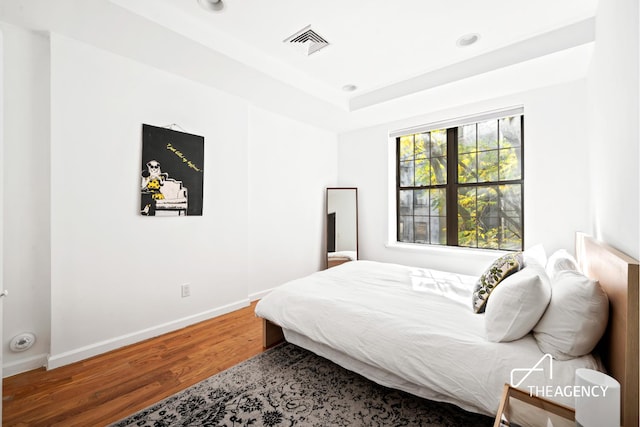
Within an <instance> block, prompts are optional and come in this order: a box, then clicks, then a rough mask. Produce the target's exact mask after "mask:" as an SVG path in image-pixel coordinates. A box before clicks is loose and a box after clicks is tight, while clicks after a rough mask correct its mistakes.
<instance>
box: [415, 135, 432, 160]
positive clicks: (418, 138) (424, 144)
mask: <svg viewBox="0 0 640 427" xmlns="http://www.w3.org/2000/svg"><path fill="white" fill-rule="evenodd" d="M415 156H416V159H426V158H427V157H429V132H425V133H419V134H416V135H415Z"/></svg>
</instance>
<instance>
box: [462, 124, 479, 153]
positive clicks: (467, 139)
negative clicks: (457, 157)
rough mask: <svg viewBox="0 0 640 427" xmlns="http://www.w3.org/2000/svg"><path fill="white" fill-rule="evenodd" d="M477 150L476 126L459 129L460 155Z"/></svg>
mask: <svg viewBox="0 0 640 427" xmlns="http://www.w3.org/2000/svg"><path fill="white" fill-rule="evenodd" d="M474 151H477V150H476V124H475V123H474V124H472V125H466V126H460V127H459V128H458V154H464V153H471V152H474Z"/></svg>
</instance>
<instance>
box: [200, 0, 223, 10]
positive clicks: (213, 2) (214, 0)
mask: <svg viewBox="0 0 640 427" xmlns="http://www.w3.org/2000/svg"><path fill="white" fill-rule="evenodd" d="M198 4H199V5H200V7H202V8H203V9H205V10H208V11H210V12H219V11H221V10H222V9H224V3H223V2H222V0H198Z"/></svg>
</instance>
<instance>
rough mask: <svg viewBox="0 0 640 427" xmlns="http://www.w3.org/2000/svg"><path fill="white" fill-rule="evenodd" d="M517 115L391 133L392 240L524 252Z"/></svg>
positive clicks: (519, 120)
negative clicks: (394, 219) (394, 210)
mask: <svg viewBox="0 0 640 427" xmlns="http://www.w3.org/2000/svg"><path fill="white" fill-rule="evenodd" d="M523 123H524V117H523V115H522V114H510V115H508V116H502V117H495V118H486V117H485V118H483V120H478V121H475V122H472V123H464V124H460V125H455V126H451V125H449V126H446V127H442V128H438V129H433V128H432V129H429V128H425V130H420V129H419V130H414V131H412V132H411V133H405V134H400V135H397V138H396V152H397V180H396V181H397V185H396V188H397V192H396V193H397V194H396V200H397V232H398V235H397V239H398V241H399V242H410V243H422V244H431V245H449V246H463V247H471V248H485V249H504V250H521V249H522V248H523V233H522V232H523V215H522V212H523V198H522V194H523V191H522V190H523V183H524V180H523V173H522V170H523V168H522V164H523V162H522V153H523V150H522V137H523Z"/></svg>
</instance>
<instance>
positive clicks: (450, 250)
mask: <svg viewBox="0 0 640 427" xmlns="http://www.w3.org/2000/svg"><path fill="white" fill-rule="evenodd" d="M384 246H385V247H386V248H387V249H392V250H397V251H403V252H413V253H422V254H433V255H439V256H442V255H450V256H458V257H475V258H484V259H486V260H495V259H496V258H498V257H500V256H501V255H504V254H506V253H509V252H508V251H504V250H496V249H477V248H461V247H458V246H439V245H425V244H421V243H401V242H387V243H386V244H385V245H384Z"/></svg>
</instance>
